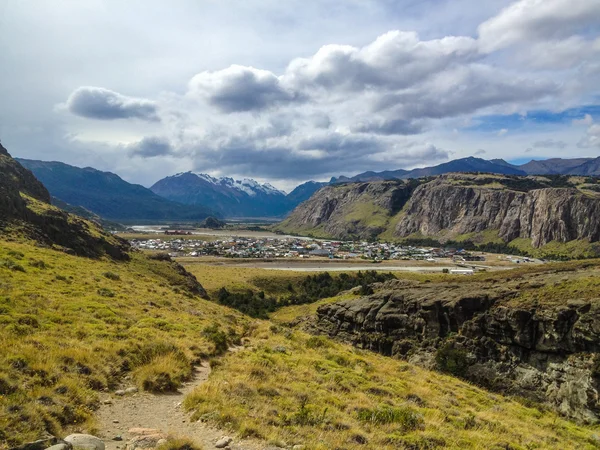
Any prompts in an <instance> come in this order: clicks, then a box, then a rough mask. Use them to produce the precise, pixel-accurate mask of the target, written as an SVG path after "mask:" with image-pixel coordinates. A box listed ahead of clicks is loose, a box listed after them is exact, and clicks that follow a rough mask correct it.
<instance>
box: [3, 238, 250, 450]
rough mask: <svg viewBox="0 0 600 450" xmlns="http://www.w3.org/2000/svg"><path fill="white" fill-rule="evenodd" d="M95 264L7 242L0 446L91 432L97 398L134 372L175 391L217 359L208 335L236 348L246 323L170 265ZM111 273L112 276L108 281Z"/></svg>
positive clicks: (140, 379)
mask: <svg viewBox="0 0 600 450" xmlns="http://www.w3.org/2000/svg"><path fill="white" fill-rule="evenodd" d="M131 257H132V258H131V261H129V262H115V261H113V260H109V259H99V260H93V259H88V258H83V257H77V256H73V255H69V254H66V253H64V252H61V251H55V250H52V249H48V248H41V247H38V246H36V245H35V244H33V243H28V242H17V241H15V242H8V241H6V240H0V261H6V260H11V261H14V262H15V263H18V264H19V265H21V266H22V267H23V268H24V269H25V272H23V271H20V270H14V268H12V266H11V265H4V264H0V448H2V447H6V446H14V445H18V444H20V443H22V442H25V441H33V440H35V439H37V438H39V437H40V436H41V434H42V433H43V431H48V432H50V433H52V434H55V435H64V434H65V433H66V432H69V431H86V430H90V429H92V428H93V426H94V421H93V416H94V410H95V409H96V408H97V406H98V394H97V392H98V391H99V390H103V389H108V390H112V389H115V388H116V385H117V382H118V381H119V380H120V379H121V378H122V377H123V376H124V375H126V374H128V373H132V374H133V376H134V380H135V382H136V383H137V384H138V385H139V386H140V387H142V388H145V389H148V390H161V391H162V390H172V389H176V388H177V387H178V386H179V385H180V383H181V382H182V381H183V380H185V379H186V378H188V377H189V376H190V374H191V368H192V365H193V364H194V363H197V362H199V361H200V360H202V359H205V358H208V357H210V356H211V355H213V354H215V352H216V346H217V344H218V345H221V347H222V346H223V343H215V342H214V340H212V339H211V338H210V337H207V336H206V335H205V334H204V333H203V331H204V330H205V329H206V328H209V327H216V328H218V329H222V330H223V332H224V333H225V345H230V344H232V343H233V342H234V341H236V342H237V341H239V336H240V335H242V334H243V332H244V327H245V326H246V325H245V324H247V323H248V322H247V318H245V317H244V316H242V315H241V314H239V313H237V312H236V311H234V310H231V309H229V308H225V307H223V306H220V305H217V304H215V303H213V302H209V301H205V300H203V299H201V298H200V297H198V296H195V295H192V294H191V293H190V292H189V290H188V286H187V285H186V282H187V281H186V280H185V279H184V277H183V276H182V275H181V274H180V273H178V272H177V270H176V269H175V268H174V267H173V266H172V265H171V264H169V263H168V262H164V261H156V260H151V259H148V258H147V257H145V256H144V255H143V254H140V253H132V255H131ZM108 274H110V275H108Z"/></svg>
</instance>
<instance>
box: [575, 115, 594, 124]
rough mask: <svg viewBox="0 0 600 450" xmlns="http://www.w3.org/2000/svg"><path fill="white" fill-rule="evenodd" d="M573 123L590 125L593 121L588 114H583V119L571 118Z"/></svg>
mask: <svg viewBox="0 0 600 450" xmlns="http://www.w3.org/2000/svg"><path fill="white" fill-rule="evenodd" d="M572 123H573V125H591V124H592V123H594V119H593V118H592V116H591V115H590V114H586V115H585V116H583V119H573V122H572Z"/></svg>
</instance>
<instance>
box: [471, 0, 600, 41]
mask: <svg viewBox="0 0 600 450" xmlns="http://www.w3.org/2000/svg"><path fill="white" fill-rule="evenodd" d="M599 17H600V3H599V2H597V1H593V0H520V1H517V2H514V3H512V4H511V5H510V6H508V7H506V8H505V9H503V10H502V11H501V12H500V13H499V14H498V15H496V16H494V17H492V18H491V19H489V20H487V21H485V22H483V23H482V24H481V25H480V26H479V28H478V33H479V44H480V48H481V50H482V51H483V52H487V53H491V52H494V51H497V50H499V49H502V48H506V47H510V46H512V45H515V44H520V43H525V44H528V43H530V42H532V41H543V40H556V39H560V38H564V37H568V36H570V35H572V34H573V33H575V32H577V31H578V30H584V29H585V28H586V27H587V26H589V25H593V24H597V22H598V18H599Z"/></svg>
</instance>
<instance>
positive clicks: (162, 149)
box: [127, 136, 173, 158]
mask: <svg viewBox="0 0 600 450" xmlns="http://www.w3.org/2000/svg"><path fill="white" fill-rule="evenodd" d="M127 150H128V153H129V155H130V156H141V157H142V158H154V157H157V156H167V155H170V154H172V153H173V147H172V146H171V144H170V143H169V141H168V140H167V139H166V138H164V137H157V136H151V137H145V138H143V139H142V140H141V141H138V142H135V143H133V144H129V145H128V146H127Z"/></svg>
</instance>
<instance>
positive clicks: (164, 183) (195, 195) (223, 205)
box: [150, 172, 295, 217]
mask: <svg viewBox="0 0 600 450" xmlns="http://www.w3.org/2000/svg"><path fill="white" fill-rule="evenodd" d="M150 189H151V190H152V192H154V193H155V194H157V195H160V196H161V197H164V198H166V199H169V200H172V201H176V202H180V203H183V204H186V205H207V206H209V207H210V208H211V209H213V210H214V211H216V212H217V213H219V214H221V215H222V216H225V217H273V216H282V215H284V214H286V213H287V212H288V211H290V210H291V209H292V208H293V206H291V207H290V204H289V202H288V200H287V198H286V194H285V192H282V191H280V190H278V189H276V188H274V187H273V186H271V185H270V184H268V183H265V184H261V183H258V182H257V181H255V180H252V179H248V178H244V179H243V180H234V179H233V178H228V177H223V178H214V177H211V176H210V175H206V174H202V173H194V172H185V173H179V174H177V175H173V176H170V177H166V178H163V179H162V180H159V181H157V182H156V183H155V184H154V185H153V186H152V187H151V188H150ZM294 206H295V205H294Z"/></svg>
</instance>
